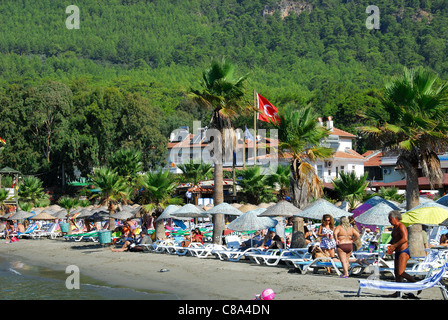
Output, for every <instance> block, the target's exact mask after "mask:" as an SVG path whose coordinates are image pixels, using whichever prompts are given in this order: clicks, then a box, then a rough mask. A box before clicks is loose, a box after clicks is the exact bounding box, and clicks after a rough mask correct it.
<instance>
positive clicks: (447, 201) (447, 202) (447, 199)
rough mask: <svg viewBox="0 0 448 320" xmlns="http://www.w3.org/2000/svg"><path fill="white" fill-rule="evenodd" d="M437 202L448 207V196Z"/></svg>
mask: <svg viewBox="0 0 448 320" xmlns="http://www.w3.org/2000/svg"><path fill="white" fill-rule="evenodd" d="M436 202H437V203H439V204H442V205H444V206H447V207H448V194H446V195H444V196H443V197H442V198H440V199H438V200H437V201H436Z"/></svg>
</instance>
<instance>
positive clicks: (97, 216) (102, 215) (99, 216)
mask: <svg viewBox="0 0 448 320" xmlns="http://www.w3.org/2000/svg"><path fill="white" fill-rule="evenodd" d="M78 217H79V216H78ZM109 218H110V214H109V212H108V211H97V212H95V213H94V214H92V215H91V216H90V217H89V220H93V221H102V220H108V219H109Z"/></svg>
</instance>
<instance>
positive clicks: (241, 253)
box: [212, 247, 264, 262]
mask: <svg viewBox="0 0 448 320" xmlns="http://www.w3.org/2000/svg"><path fill="white" fill-rule="evenodd" d="M263 250H264V249H263V248H254V247H250V248H247V249H244V250H243V249H239V248H227V247H226V248H224V249H221V250H214V251H213V252H212V253H213V254H214V255H215V256H217V257H218V258H219V259H220V260H227V261H232V262H237V261H240V260H241V258H245V257H246V256H247V255H248V254H251V253H262V252H263Z"/></svg>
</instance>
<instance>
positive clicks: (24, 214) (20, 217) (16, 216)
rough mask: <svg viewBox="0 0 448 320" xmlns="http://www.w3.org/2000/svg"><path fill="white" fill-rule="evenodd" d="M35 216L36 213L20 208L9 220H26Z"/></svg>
mask: <svg viewBox="0 0 448 320" xmlns="http://www.w3.org/2000/svg"><path fill="white" fill-rule="evenodd" d="M32 216H34V213H31V212H28V211H23V210H19V211H17V212H16V213H14V214H13V215H12V216H10V217H9V218H8V220H24V219H28V218H30V217H32Z"/></svg>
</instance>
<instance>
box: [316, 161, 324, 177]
mask: <svg viewBox="0 0 448 320" xmlns="http://www.w3.org/2000/svg"><path fill="white" fill-rule="evenodd" d="M323 175H324V170H323V167H322V165H321V164H319V165H317V176H318V177H319V178H321V179H322V177H323Z"/></svg>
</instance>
